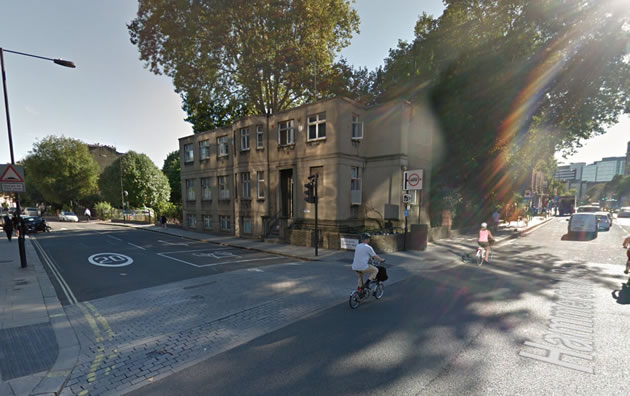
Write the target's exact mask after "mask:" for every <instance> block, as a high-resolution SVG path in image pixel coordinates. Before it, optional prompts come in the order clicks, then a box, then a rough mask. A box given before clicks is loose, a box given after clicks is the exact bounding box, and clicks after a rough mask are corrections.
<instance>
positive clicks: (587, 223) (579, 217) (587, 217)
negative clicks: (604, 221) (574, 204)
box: [568, 213, 599, 239]
mask: <svg viewBox="0 0 630 396" xmlns="http://www.w3.org/2000/svg"><path fill="white" fill-rule="evenodd" d="M597 224H598V221H597V215H596V214H595V213H574V214H572V215H571V218H570V219H569V227H568V228H569V229H568V231H569V237H572V238H577V239H594V238H596V237H597V232H598V231H599V227H598V225H597Z"/></svg>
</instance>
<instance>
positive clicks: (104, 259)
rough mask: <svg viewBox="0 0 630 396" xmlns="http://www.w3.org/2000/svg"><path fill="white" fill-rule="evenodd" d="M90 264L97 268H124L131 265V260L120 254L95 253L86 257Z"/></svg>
mask: <svg viewBox="0 0 630 396" xmlns="http://www.w3.org/2000/svg"><path fill="white" fill-rule="evenodd" d="M88 261H89V262H90V264H94V265H97V266H99V267H125V266H127V265H130V264H131V263H133V259H132V258H131V257H129V256H125V255H124V254H120V253H97V254H93V255H91V256H90V257H88Z"/></svg>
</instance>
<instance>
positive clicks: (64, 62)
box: [0, 47, 76, 268]
mask: <svg viewBox="0 0 630 396" xmlns="http://www.w3.org/2000/svg"><path fill="white" fill-rule="evenodd" d="M5 52H9V53H12V54H17V55H23V56H29V57H32V58H39V59H44V60H49V61H53V63H55V64H57V65H60V66H64V67H71V68H75V67H76V65H75V64H74V63H73V62H71V61H67V60H63V59H53V58H46V57H43V56H39V55H33V54H27V53H24V52H18V51H11V50H8V49H4V48H2V47H0V65H1V66H2V90H3V92H4V110H5V113H6V117H7V131H8V133H9V152H10V153H11V165H15V157H14V155H13V137H12V135H11V119H10V118H9V97H8V95H7V75H6V72H5V70H4V53H5ZM20 215H21V212H20V197H19V194H18V193H17V192H16V193H15V216H17V219H18V220H19V221H18V227H19V228H18V230H19V233H20V236H19V237H18V249H19V251H20V265H21V267H22V268H25V267H26V266H27V263H26V251H25V249H24V234H25V231H26V228H25V227H24V222H23V221H22V218H21V217H20Z"/></svg>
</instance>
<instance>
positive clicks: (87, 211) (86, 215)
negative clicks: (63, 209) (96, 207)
mask: <svg viewBox="0 0 630 396" xmlns="http://www.w3.org/2000/svg"><path fill="white" fill-rule="evenodd" d="M83 215H84V216H85V217H87V221H90V217H91V216H92V212H90V208H85V212H83Z"/></svg>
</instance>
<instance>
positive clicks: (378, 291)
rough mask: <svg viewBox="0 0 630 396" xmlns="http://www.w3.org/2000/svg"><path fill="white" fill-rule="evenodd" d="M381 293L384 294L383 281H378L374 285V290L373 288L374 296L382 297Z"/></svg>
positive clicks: (378, 298)
mask: <svg viewBox="0 0 630 396" xmlns="http://www.w3.org/2000/svg"><path fill="white" fill-rule="evenodd" d="M383 294H385V285H383V282H379V284H378V285H377V286H376V290H374V298H376V299H377V300H380V299H381V298H383Z"/></svg>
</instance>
